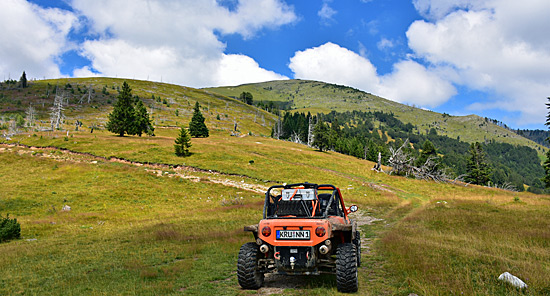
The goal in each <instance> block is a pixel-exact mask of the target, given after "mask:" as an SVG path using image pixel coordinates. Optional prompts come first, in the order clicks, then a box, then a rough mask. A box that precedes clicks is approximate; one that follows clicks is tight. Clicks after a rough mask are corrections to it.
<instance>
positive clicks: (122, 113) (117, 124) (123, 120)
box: [107, 81, 135, 137]
mask: <svg viewBox="0 0 550 296" xmlns="http://www.w3.org/2000/svg"><path fill="white" fill-rule="evenodd" d="M132 102H133V98H132V89H131V88H130V86H129V85H128V83H126V81H124V83H123V84H122V90H121V91H120V93H119V94H118V97H117V101H116V103H115V106H114V109H113V112H111V113H109V121H108V122H107V130H108V131H110V132H112V133H115V134H118V135H119V136H121V137H123V136H124V134H125V133H127V134H133V132H134V131H135V127H134V125H135V111H134V106H133V104H132Z"/></svg>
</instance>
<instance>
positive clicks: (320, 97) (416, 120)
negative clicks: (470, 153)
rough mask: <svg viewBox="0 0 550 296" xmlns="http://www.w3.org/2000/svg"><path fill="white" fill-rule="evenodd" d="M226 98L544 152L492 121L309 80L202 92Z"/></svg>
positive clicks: (285, 81) (215, 88)
mask: <svg viewBox="0 0 550 296" xmlns="http://www.w3.org/2000/svg"><path fill="white" fill-rule="evenodd" d="M204 89H205V90H208V91H212V92H216V93H219V94H221V95H225V96H228V97H238V96H239V95H240V93H242V92H250V93H251V94H252V95H253V96H254V101H256V102H257V101H264V102H265V101H273V102H282V103H286V104H287V105H289V109H290V110H289V111H290V112H304V113H307V112H311V113H312V114H314V113H329V112H331V111H337V112H345V111H352V110H361V111H383V112H387V113H393V114H394V115H395V116H396V117H397V118H398V119H400V120H401V121H403V122H404V123H411V124H413V125H415V127H416V130H417V132H418V133H421V134H427V133H428V132H429V131H430V129H432V128H434V129H435V130H436V131H437V133H438V134H441V135H445V136H448V137H450V138H457V137H459V138H460V139H461V140H462V141H465V142H468V143H473V142H487V141H491V140H495V141H497V142H503V143H508V144H513V145H522V146H527V147H531V148H533V149H535V150H536V151H537V153H538V154H539V156H540V157H541V159H542V158H543V155H544V152H545V151H546V149H547V148H545V147H543V146H542V145H540V144H538V143H536V142H534V141H532V140H530V139H528V138H526V137H522V136H520V135H518V134H516V133H515V132H513V131H511V130H509V129H506V128H504V127H502V126H499V125H497V124H495V123H493V120H492V119H489V118H484V117H481V116H479V115H476V114H470V115H466V116H454V115H449V114H446V113H443V114H441V113H438V112H435V111H431V110H425V109H422V108H417V107H415V106H409V105H405V104H401V103H398V102H394V101H391V100H388V99H385V98H382V97H379V96H376V95H373V94H371V93H368V92H365V91H361V90H358V89H355V88H352V87H348V86H343V85H337V84H331V83H325V82H320V81H312V80H298V79H294V80H274V81H268V82H261V83H249V84H242V85H238V86H223V87H210V88H204Z"/></svg>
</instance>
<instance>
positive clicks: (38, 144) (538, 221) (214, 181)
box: [0, 78, 550, 295]
mask: <svg viewBox="0 0 550 296" xmlns="http://www.w3.org/2000/svg"><path fill="white" fill-rule="evenodd" d="M58 82H59V85H60V87H62V88H64V85H66V84H67V83H70V84H71V85H72V88H73V89H74V88H76V89H77V90H78V87H77V85H78V86H80V88H81V89H82V88H84V86H86V85H88V84H94V87H95V89H96V93H95V94H96V96H95V97H94V101H93V102H92V103H90V104H87V103H86V104H82V105H81V104H78V99H79V98H80V97H81V94H75V96H74V97H72V98H71V99H69V101H70V102H71V104H70V105H69V107H68V108H67V120H66V124H65V125H64V126H63V127H62V129H61V130H56V131H39V129H38V128H37V129H36V130H35V129H34V128H33V129H29V130H27V131H24V130H23V129H20V130H19V134H17V135H14V136H12V137H11V140H9V141H8V140H4V141H3V143H1V144H0V178H1V180H2V186H0V215H2V216H3V217H5V215H6V214H9V215H10V217H15V218H17V219H18V221H19V222H20V223H21V227H22V236H23V238H22V239H20V240H15V241H10V242H7V243H1V244H0V254H2V256H0V294H2V295H4V294H6V295H17V294H31V295H36V294H40V295H51V294H68V295H71V294H76V295H82V294H93V295H96V294H107V295H127V294H139V295H159V294H163V295H181V294H183V295H251V294H254V292H250V291H244V290H241V289H240V287H239V286H238V284H237V278H236V273H235V270H236V259H237V253H238V249H239V247H240V245H241V244H243V243H245V242H248V241H251V240H252V239H253V238H252V237H251V236H250V234H249V233H245V232H243V231H242V228H243V226H244V225H248V224H252V223H255V222H257V221H258V220H259V219H260V218H261V216H262V207H263V198H264V197H263V194H262V192H263V191H265V190H266V189H267V188H268V187H269V186H271V185H273V184H277V183H283V182H286V183H289V182H303V181H308V182H316V183H333V184H335V185H337V186H338V187H340V188H341V189H342V194H343V195H344V198H345V200H346V204H347V205H350V204H353V203H355V204H357V205H358V206H359V207H360V211H359V212H358V214H357V215H356V216H355V219H358V220H359V221H362V223H361V224H362V226H361V227H360V228H361V231H362V234H363V237H364V242H363V247H364V248H365V249H364V250H363V258H362V259H363V265H362V267H361V268H360V269H359V280H360V284H359V293H358V294H359V295H409V294H410V293H416V294H418V295H441V294H466V295H544V294H548V293H549V292H550V279H549V278H548V277H547V274H549V272H550V264H549V263H548V262H550V255H549V254H548V252H547V250H548V248H549V247H550V246H549V242H548V237H549V236H550V197H548V196H545V195H533V194H529V193H514V192H508V191H503V190H498V189H489V188H484V187H479V186H474V185H468V186H465V185H464V184H447V183H434V182H426V181H419V180H412V179H407V178H403V177H396V176H389V175H386V174H383V173H376V172H374V171H372V170H371V169H370V168H372V167H373V165H374V163H372V162H369V161H366V160H360V159H357V158H355V157H351V156H346V155H342V154H338V153H335V152H319V151H317V150H314V149H311V148H308V147H307V146H304V145H299V144H295V143H290V142H285V141H278V140H275V139H271V138H269V137H266V136H262V135H267V134H268V133H269V131H270V128H271V125H272V123H273V120H274V118H273V116H272V115H270V114H267V113H265V112H263V111H260V110H257V109H256V108H254V107H251V106H247V105H244V104H242V103H240V102H238V101H235V100H233V99H230V98H227V97H224V96H221V95H216V94H214V93H213V92H211V93H209V92H206V91H202V90H196V89H191V88H186V87H181V86H175V85H168V84H160V83H152V82H145V81H128V83H129V84H130V86H131V87H132V89H133V90H134V91H133V94H136V95H138V96H140V97H141V98H142V99H143V100H144V101H145V102H146V105H147V106H148V107H149V106H153V107H155V110H154V111H153V114H154V116H155V122H156V126H155V127H156V130H155V134H156V136H155V137H149V136H143V137H137V136H126V137H118V136H116V135H114V134H111V133H109V132H107V131H105V130H103V128H102V126H103V125H104V122H105V120H106V118H107V114H108V112H110V110H111V108H112V102H113V101H114V97H115V96H116V95H115V93H116V87H117V86H119V85H122V80H120V79H107V78H93V79H83V80H77V79H71V80H70V81H69V80H66V79H63V80H55V81H54V80H52V81H36V82H34V83H33V85H31V87H30V88H28V89H24V90H17V89H12V90H6V89H4V90H2V92H1V94H2V98H3V99H2V101H1V102H0V104H2V105H0V106H1V108H2V109H1V110H2V114H1V115H2V117H3V120H4V123H3V124H7V125H11V124H12V123H11V122H12V121H10V122H8V120H7V119H6V118H8V117H11V116H13V115H14V114H20V113H21V112H24V110H25V109H26V108H27V106H28V104H29V102H33V106H37V108H38V112H39V120H42V121H47V118H48V116H47V110H48V107H49V106H48V105H50V106H51V104H52V101H53V98H52V97H51V96H49V97H48V96H47V94H48V92H47V89H48V88H49V89H50V91H51V90H52V89H53V85H57V83H58ZM48 83H49V86H48ZM104 86H105V87H106V90H107V92H108V93H109V94H102V92H103V87H104ZM113 87H114V89H113ZM67 91H68V92H70V91H69V90H67ZM75 92H77V91H75ZM50 95H51V94H50ZM82 95H83V94H82ZM42 96H46V97H45V98H43V97H42ZM152 96H155V99H153V98H152ZM157 96H160V97H161V102H158V101H157V99H156V97H157ZM6 98H7V99H6ZM255 98H256V95H255ZM162 99H167V104H164V103H163V102H162ZM40 100H43V102H44V103H43V104H44V105H43V106H38V105H39V104H40ZM71 100H72V101H71ZM18 101H20V102H21V103H17V102H18ZM109 101H110V102H109ZM195 101H199V103H200V104H201V105H202V106H203V107H204V108H205V109H204V110H203V114H205V117H206V118H207V122H206V123H207V125H208V126H209V127H210V129H211V136H210V137H209V138H201V139H192V144H193V146H192V147H191V152H192V153H193V154H192V155H191V156H190V157H187V158H179V157H176V156H175V155H174V154H173V144H174V139H175V137H176V135H177V133H178V128H177V126H178V125H181V124H184V123H185V124H186V123H188V122H189V119H190V116H191V113H190V110H192V105H193V104H194V102H195ZM168 105H169V106H168ZM209 105H210V106H209ZM175 110H180V111H179V115H178V116H176V115H175ZM225 114H227V116H225ZM218 115H220V119H217V117H218ZM262 117H263V119H264V120H265V124H264V122H263V120H262V119H261V118H262ZM77 119H79V120H81V121H82V122H84V128H80V129H79V130H78V131H75V127H74V121H75V120H77ZM234 121H238V126H239V129H240V130H241V135H240V136H231V132H232V130H233V127H234ZM48 124H49V122H43V123H40V125H41V126H44V127H45V126H47V125H48ZM92 125H94V126H95V127H96V128H95V129H94V131H93V133H91V132H90V131H91V130H90V128H91V126H92ZM67 130H68V131H69V134H68V136H67ZM5 131H7V129H4V130H2V132H5ZM64 205H68V206H70V207H71V210H70V211H67V210H62V208H63V206H64ZM504 271H509V272H511V273H513V274H514V275H516V276H519V277H520V278H522V279H523V280H524V281H526V282H527V284H528V285H529V289H528V290H527V291H526V292H520V291H517V290H516V289H515V288H511V287H509V286H507V285H504V284H502V283H500V282H498V281H497V280H496V278H497V277H498V275H499V274H500V273H502V272H504ZM266 286H267V288H266V289H263V290H262V291H260V293H263V294H267V295H269V294H282V295H339V293H338V292H337V291H336V283H335V280H334V277H333V276H331V275H323V276H318V277H315V276H312V277H300V278H299V279H298V280H295V279H293V278H292V277H291V278H287V277H281V278H276V279H271V280H269V279H268V280H267V281H266Z"/></svg>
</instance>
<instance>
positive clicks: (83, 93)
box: [0, 77, 275, 134]
mask: <svg viewBox="0 0 550 296" xmlns="http://www.w3.org/2000/svg"><path fill="white" fill-rule="evenodd" d="M124 81H127V82H128V84H129V85H130V87H131V88H132V95H134V96H139V97H140V98H141V100H142V101H143V102H144V104H145V106H146V107H147V109H148V111H149V112H150V115H151V118H152V119H153V124H154V126H157V127H176V126H177V127H179V126H182V125H185V126H187V125H188V124H189V121H190V119H191V115H192V112H193V106H194V105H195V102H199V103H200V104H201V107H202V113H203V115H204V117H205V118H206V124H207V125H208V126H209V127H210V129H213V130H224V131H233V130H234V128H235V124H237V129H238V130H239V131H240V132H241V133H252V134H269V133H270V129H271V126H272V124H273V122H274V120H275V119H274V118H275V117H274V116H273V115H272V114H270V113H268V112H265V111H262V110H260V109H258V108H255V107H252V106H249V105H247V104H244V103H242V102H240V101H238V100H235V99H232V98H228V97H224V96H222V95H217V94H213V93H210V92H209V91H205V90H199V89H194V88H190V87H185V86H179V85H173V84H166V83H158V82H150V81H142V80H131V79H117V78H102V77H97V78H63V79H52V80H37V81H31V82H29V87H28V88H25V89H19V88H15V87H13V88H9V87H8V86H6V85H5V84H1V83H0V112H1V114H2V117H1V118H0V125H1V124H3V123H4V124H7V122H8V121H9V120H10V117H14V116H16V115H17V114H19V115H21V116H23V117H25V116H26V114H25V113H26V111H27V110H28V108H29V106H32V107H33V108H34V109H35V110H36V120H37V122H36V124H37V125H36V126H35V127H33V129H39V130H40V129H48V128H50V123H49V118H50V112H51V111H50V108H51V107H52V105H53V101H54V97H55V93H56V92H57V93H58V95H62V96H63V97H64V98H65V104H64V109H65V117H66V124H67V125H72V127H71V128H70V129H74V123H75V121H76V120H80V121H81V122H83V125H84V127H88V128H89V127H91V126H94V127H96V128H101V127H103V126H104V125H105V123H106V122H107V114H109V112H111V110H112V106H113V104H114V102H115V101H116V96H117V95H118V89H120V87H121V86H122V83H123V82H124ZM89 89H91V92H90V93H91V95H90V96H88V94H89V92H88V90H89ZM6 129H7V128H6Z"/></svg>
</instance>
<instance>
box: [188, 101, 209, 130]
mask: <svg viewBox="0 0 550 296" xmlns="http://www.w3.org/2000/svg"><path fill="white" fill-rule="evenodd" d="M204 120H205V119H204V116H202V113H201V105H200V104H199V102H196V103H195V108H193V117H192V118H191V122H190V123H189V134H191V137H193V138H207V137H208V136H209V133H208V128H207V127H206V124H205V123H204Z"/></svg>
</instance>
